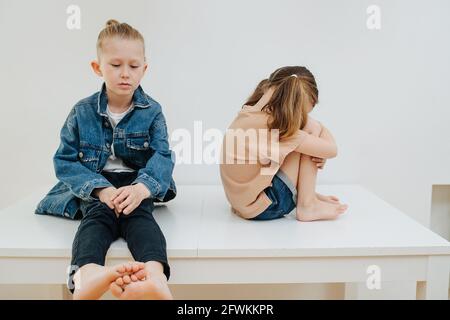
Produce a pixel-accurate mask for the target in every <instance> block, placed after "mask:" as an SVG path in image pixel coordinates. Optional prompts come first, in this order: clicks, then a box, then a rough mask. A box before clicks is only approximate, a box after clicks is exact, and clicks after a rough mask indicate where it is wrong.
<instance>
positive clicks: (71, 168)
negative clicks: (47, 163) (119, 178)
mask: <svg viewBox="0 0 450 320" xmlns="http://www.w3.org/2000/svg"><path fill="white" fill-rule="evenodd" d="M60 138H61V142H60V145H59V148H58V150H57V151H56V153H55V155H54V157H53V165H54V167H55V173H56V177H57V178H58V179H59V180H60V181H61V182H63V183H64V184H66V185H67V186H68V187H69V189H70V191H71V192H72V193H73V194H74V195H75V196H76V197H78V198H80V199H83V200H86V201H92V200H94V199H95V198H94V197H92V196H91V193H92V191H93V190H94V189H95V188H104V187H111V186H112V184H111V183H110V182H109V181H108V180H106V178H105V177H103V176H102V175H101V174H98V173H96V172H92V171H91V170H89V169H88V168H86V167H85V166H83V165H82V164H81V162H80V161H79V158H78V154H79V145H80V141H79V133H78V123H77V114H76V108H75V107H74V108H73V109H72V111H71V112H70V114H69V116H68V117H67V119H66V122H65V123H64V126H63V128H62V129H61V133H60Z"/></svg>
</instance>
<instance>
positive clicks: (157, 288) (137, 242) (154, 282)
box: [119, 199, 172, 299]
mask: <svg viewBox="0 0 450 320" xmlns="http://www.w3.org/2000/svg"><path fill="white" fill-rule="evenodd" d="M153 208H154V206H153V201H152V200H150V199H145V200H144V201H142V203H141V204H140V205H139V207H137V208H136V209H135V210H134V211H133V212H132V213H131V214H129V215H124V214H122V215H120V218H119V227H120V234H121V236H122V237H123V238H124V239H125V240H126V241H127V244H128V248H129V249H130V251H131V254H132V255H133V257H134V259H135V260H136V261H139V262H145V280H144V281H136V282H131V283H129V284H125V285H126V286H125V291H124V292H123V294H122V295H121V298H123V299H172V294H171V293H170V289H169V286H168V284H167V280H168V278H169V277H170V267H169V264H168V261H167V252H166V239H165V237H164V235H163V233H162V231H161V229H160V228H159V226H158V224H157V223H156V220H155V218H154V217H153Z"/></svg>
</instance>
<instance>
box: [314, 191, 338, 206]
mask: <svg viewBox="0 0 450 320" xmlns="http://www.w3.org/2000/svg"><path fill="white" fill-rule="evenodd" d="M316 196H317V199H319V200H322V201H325V202H329V203H335V204H340V202H339V198H338V197H336V196H325V195H323V194H320V193H317V192H316Z"/></svg>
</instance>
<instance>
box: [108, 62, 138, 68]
mask: <svg viewBox="0 0 450 320" xmlns="http://www.w3.org/2000/svg"><path fill="white" fill-rule="evenodd" d="M111 65H112V66H113V67H114V68H118V67H120V64H112V63H111ZM130 67H131V68H133V69H136V68H139V66H133V65H131V66H130Z"/></svg>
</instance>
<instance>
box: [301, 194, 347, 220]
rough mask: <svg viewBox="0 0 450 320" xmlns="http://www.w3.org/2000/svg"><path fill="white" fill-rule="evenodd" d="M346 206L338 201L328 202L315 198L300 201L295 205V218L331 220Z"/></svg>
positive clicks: (343, 210) (345, 208)
mask: <svg viewBox="0 0 450 320" xmlns="http://www.w3.org/2000/svg"><path fill="white" fill-rule="evenodd" d="M347 208H348V206H347V205H345V204H339V203H330V202H326V201H323V200H319V199H317V198H315V199H313V200H312V201H311V202H309V203H300V205H298V206H297V220H300V221H314V220H331V219H335V218H336V217H337V216H339V215H340V214H342V213H344V212H345V210H347Z"/></svg>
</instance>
